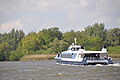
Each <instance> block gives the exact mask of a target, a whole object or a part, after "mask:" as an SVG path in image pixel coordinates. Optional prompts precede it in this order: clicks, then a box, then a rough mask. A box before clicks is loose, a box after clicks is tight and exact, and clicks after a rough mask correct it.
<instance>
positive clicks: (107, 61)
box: [56, 60, 113, 65]
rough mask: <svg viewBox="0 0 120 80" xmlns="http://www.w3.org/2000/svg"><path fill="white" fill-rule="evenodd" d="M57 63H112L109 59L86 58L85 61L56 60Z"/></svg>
mask: <svg viewBox="0 0 120 80" xmlns="http://www.w3.org/2000/svg"><path fill="white" fill-rule="evenodd" d="M56 62H57V63H59V64H71V65H96V64H102V65H108V64H113V62H112V61H110V60H94V61H93V60H86V61H82V62H79V61H64V60H56Z"/></svg>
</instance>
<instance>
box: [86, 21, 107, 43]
mask: <svg viewBox="0 0 120 80" xmlns="http://www.w3.org/2000/svg"><path fill="white" fill-rule="evenodd" d="M104 27H105V26H104V24H103V23H100V24H98V23H95V24H94V25H92V26H88V27H87V28H85V32H86V33H87V34H88V35H90V36H92V37H100V38H101V39H102V40H103V41H104V40H105V39H106V32H107V30H106V29H105V28H104Z"/></svg>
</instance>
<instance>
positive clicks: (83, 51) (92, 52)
mask: <svg viewBox="0 0 120 80" xmlns="http://www.w3.org/2000/svg"><path fill="white" fill-rule="evenodd" d="M63 53H81V54H94V53H100V54H102V53H107V52H106V51H85V50H81V51H64V52H63Z"/></svg>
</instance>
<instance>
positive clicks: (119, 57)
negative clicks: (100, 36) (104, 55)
mask: <svg viewBox="0 0 120 80" xmlns="http://www.w3.org/2000/svg"><path fill="white" fill-rule="evenodd" d="M109 56H110V57H112V58H114V59H120V54H109Z"/></svg>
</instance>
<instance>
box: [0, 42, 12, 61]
mask: <svg viewBox="0 0 120 80" xmlns="http://www.w3.org/2000/svg"><path fill="white" fill-rule="evenodd" d="M10 49H11V47H10V45H9V44H8V43H7V42H2V43H1V44H0V61H5V60H9V56H10Z"/></svg>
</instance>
